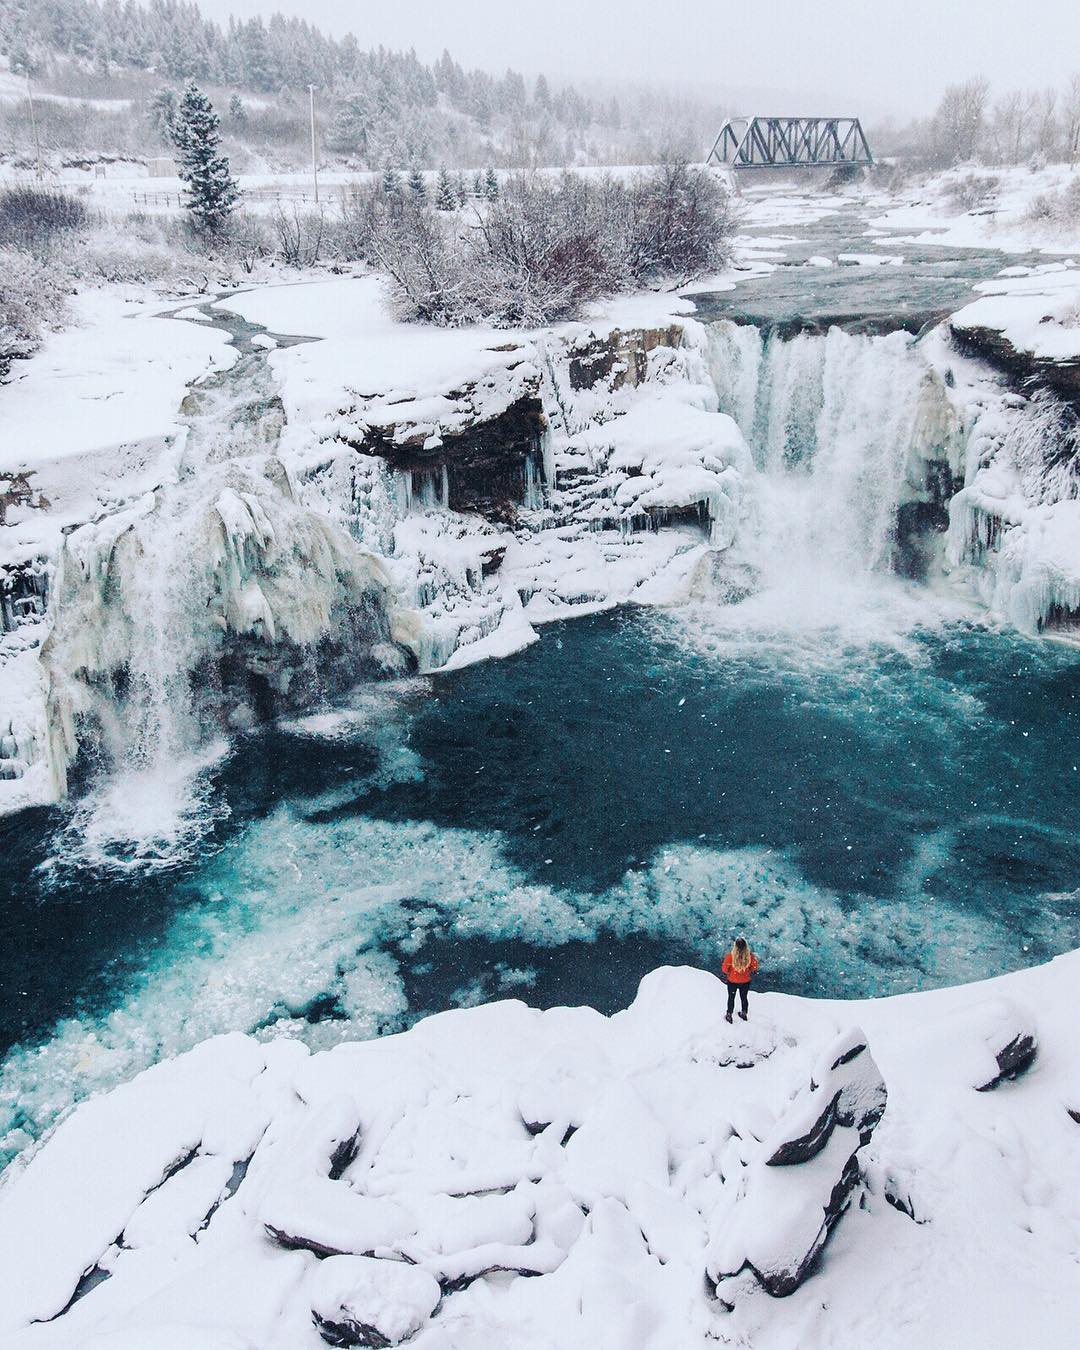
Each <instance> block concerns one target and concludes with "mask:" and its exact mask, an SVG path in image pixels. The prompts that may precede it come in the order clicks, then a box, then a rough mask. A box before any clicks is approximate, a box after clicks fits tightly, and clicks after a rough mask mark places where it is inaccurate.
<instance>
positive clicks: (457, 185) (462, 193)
mask: <svg viewBox="0 0 1080 1350" xmlns="http://www.w3.org/2000/svg"><path fill="white" fill-rule="evenodd" d="M454 193H455V195H456V196H457V201H458V206H467V205H468V202H469V189H468V187H467V186H466V184H465V175H464V174H463V173H459V174H457V175H456V177H455V178H454Z"/></svg>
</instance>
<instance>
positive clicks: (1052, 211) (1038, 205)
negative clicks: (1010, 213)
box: [1026, 178, 1080, 230]
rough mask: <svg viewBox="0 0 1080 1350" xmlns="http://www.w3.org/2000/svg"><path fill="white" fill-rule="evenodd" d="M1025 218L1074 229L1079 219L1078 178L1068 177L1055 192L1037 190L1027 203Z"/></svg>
mask: <svg viewBox="0 0 1080 1350" xmlns="http://www.w3.org/2000/svg"><path fill="white" fill-rule="evenodd" d="M1026 214H1027V218H1028V220H1029V221H1031V222H1032V223H1034V224H1041V225H1049V226H1050V227H1051V228H1053V229H1069V230H1075V229H1076V227H1077V222H1078V221H1080V178H1070V179H1069V181H1068V183H1066V185H1065V186H1064V187H1063V188H1059V189H1058V191H1057V192H1039V193H1037V194H1036V195H1035V196H1034V197H1033V198H1032V199H1031V201H1030V203H1029V204H1028V209H1027V213H1026Z"/></svg>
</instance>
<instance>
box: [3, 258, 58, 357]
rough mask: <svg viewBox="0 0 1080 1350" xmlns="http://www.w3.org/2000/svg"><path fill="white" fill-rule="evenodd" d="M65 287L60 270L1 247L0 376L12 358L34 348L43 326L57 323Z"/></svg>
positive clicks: (33, 350)
mask: <svg viewBox="0 0 1080 1350" xmlns="http://www.w3.org/2000/svg"><path fill="white" fill-rule="evenodd" d="M68 286H69V281H68V277H67V276H66V274H65V273H64V272H63V271H62V270H61V269H59V268H57V267H55V266H53V265H46V264H45V263H43V262H41V261H40V260H38V259H37V258H35V257H34V256H33V255H32V254H31V253H28V252H26V251H25V250H23V249H12V248H0V379H3V378H4V376H5V375H7V373H8V371H9V370H10V368H11V363H12V361H15V360H18V359H19V358H21V357H25V356H30V355H32V354H33V352H35V351H36V350H37V348H38V346H39V344H40V342H41V333H42V329H44V328H51V327H54V326H55V325H56V324H57V323H59V321H60V319H61V318H62V316H63V313H64V303H65V300H66V297H67V292H68Z"/></svg>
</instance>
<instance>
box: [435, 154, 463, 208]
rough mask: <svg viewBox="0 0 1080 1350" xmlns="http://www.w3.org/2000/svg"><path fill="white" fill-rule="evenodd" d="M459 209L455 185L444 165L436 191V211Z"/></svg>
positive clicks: (440, 171)
mask: <svg viewBox="0 0 1080 1350" xmlns="http://www.w3.org/2000/svg"><path fill="white" fill-rule="evenodd" d="M457 207H458V195H457V192H456V191H455V190H454V185H453V183H452V182H451V181H450V175H449V174H448V173H447V172H446V165H445V164H444V165H443V166H442V168H440V170H439V182H438V186H437V187H436V189H435V210H436V211H456V210H457Z"/></svg>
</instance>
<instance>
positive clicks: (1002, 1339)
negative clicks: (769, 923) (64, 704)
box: [0, 956, 1080, 1350]
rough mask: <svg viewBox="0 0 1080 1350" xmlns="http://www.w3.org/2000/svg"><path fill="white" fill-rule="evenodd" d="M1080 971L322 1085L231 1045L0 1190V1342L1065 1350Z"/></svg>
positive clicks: (132, 1094)
mask: <svg viewBox="0 0 1080 1350" xmlns="http://www.w3.org/2000/svg"><path fill="white" fill-rule="evenodd" d="M1076 962H1077V958H1076V957H1075V956H1068V957H1062V958H1059V959H1058V960H1057V961H1056V962H1054V963H1053V964H1052V965H1051V966H1049V967H1044V968H1041V969H1038V970H1032V971H1026V972H1021V973H1019V974H1016V975H1011V976H1007V977H1004V978H1003V979H1001V980H998V981H995V982H992V983H991V984H989V985H970V986H966V987H963V988H958V989H952V990H945V991H940V992H939V993H936V994H929V995H908V996H905V997H902V998H899V999H891V1000H881V1001H878V1002H869V1003H863V1004H859V1005H854V1006H852V1005H845V1004H842V1003H828V1002H821V1001H806V1000H799V999H793V998H790V997H786V996H782V995H769V994H766V995H755V996H754V997H753V1000H752V1004H751V1021H750V1022H749V1023H748V1024H745V1025H744V1024H742V1023H736V1025H735V1026H734V1027H730V1026H728V1025H726V1024H725V1022H724V1020H723V1009H724V1004H725V1000H724V990H723V986H722V985H721V984H720V982H719V981H718V980H717V979H716V978H714V977H713V976H711V975H708V974H706V973H704V972H702V971H697V970H692V969H687V968H683V969H662V970H658V971H655V972H653V973H652V974H651V975H649V976H647V977H646V978H645V980H644V981H643V982H642V985H641V988H640V991H639V993H638V996H637V998H636V1000H635V1001H634V1003H633V1004H632V1006H631V1007H630V1008H629V1009H628V1010H626V1011H625V1012H620V1013H617V1014H615V1015H614V1016H612V1017H610V1018H606V1017H603V1016H601V1015H600V1014H599V1013H596V1012H594V1011H593V1010H591V1009H588V1008H573V1009H570V1008H557V1009H552V1010H550V1011H548V1012H537V1011H534V1010H531V1009H529V1008H527V1007H526V1006H525V1005H524V1004H522V1003H519V1002H502V1003H493V1004H487V1005H485V1006H483V1007H480V1008H474V1009H469V1010H462V1011H455V1012H449V1013H443V1014H440V1015H438V1016H435V1017H431V1018H428V1019H427V1020H425V1021H423V1022H421V1023H419V1024H418V1025H417V1026H416V1027H414V1028H413V1029H412V1030H411V1031H409V1032H407V1033H405V1034H404V1035H400V1036H392V1037H386V1038H383V1039H381V1040H376V1041H369V1042H365V1043H349V1044H344V1045H340V1046H338V1047H337V1048H335V1049H334V1050H331V1051H327V1052H323V1053H319V1054H314V1055H312V1054H309V1053H308V1052H307V1051H306V1050H305V1049H304V1048H303V1047H302V1046H301V1045H300V1044H298V1043H297V1042H295V1041H291V1040H287V1039H279V1040H275V1041H273V1042H271V1043H269V1044H260V1043H258V1042H256V1041H254V1040H251V1039H248V1038H246V1037H243V1036H238V1035H231V1036H225V1037H218V1038H215V1039H213V1040H209V1041H206V1042H204V1043H203V1044H201V1045H200V1046H198V1047H197V1048H196V1049H195V1050H192V1051H191V1052H189V1053H188V1054H185V1055H182V1056H180V1057H179V1058H177V1059H174V1060H169V1061H166V1062H164V1063H162V1064H159V1065H157V1066H156V1067H154V1068H152V1069H149V1070H148V1071H146V1072H145V1073H143V1074H141V1075H140V1076H139V1077H137V1078H136V1079H134V1080H133V1081H131V1082H130V1083H127V1084H125V1085H123V1086H121V1087H119V1088H116V1089H114V1090H113V1091H112V1092H110V1093H108V1094H106V1095H104V1096H100V1097H97V1098H95V1099H94V1100H93V1101H90V1102H87V1103H85V1104H84V1105H82V1106H80V1107H79V1108H78V1109H77V1110H76V1111H75V1112H74V1113H73V1114H72V1115H70V1116H69V1117H68V1118H67V1119H66V1120H65V1121H64V1122H63V1123H62V1124H61V1125H60V1126H59V1127H58V1128H57V1129H56V1130H55V1132H54V1133H53V1134H52V1135H51V1136H50V1137H49V1138H48V1139H47V1140H46V1141H45V1142H44V1144H43V1146H42V1147H40V1149H38V1151H37V1152H36V1153H34V1155H33V1156H32V1157H29V1158H28V1159H25V1158H24V1160H22V1161H21V1162H20V1163H19V1164H16V1165H15V1166H14V1167H13V1168H11V1169H9V1171H8V1173H7V1174H5V1177H4V1180H3V1182H2V1183H0V1265H2V1268H3V1270H4V1272H5V1277H6V1278H5V1297H4V1299H3V1301H2V1304H0V1336H2V1341H0V1343H2V1344H3V1346H4V1347H5V1350H32V1348H33V1347H40V1348H41V1350H47V1348H48V1347H51V1346H56V1347H64V1348H65V1350H67V1347H70V1346H72V1345H75V1344H79V1345H86V1346H88V1347H89V1346H100V1347H136V1346H138V1347H139V1350H172V1347H179V1346H183V1347H185V1350H190V1348H191V1347H194V1346H202V1347H215V1348H217V1347H229V1350H254V1347H256V1346H257V1347H258V1348H259V1350H274V1347H278V1346H280V1347H282V1350H285V1347H288V1350H302V1348H303V1347H311V1350H316V1347H319V1346H322V1345H325V1344H330V1345H396V1344H400V1343H403V1342H405V1341H408V1343H409V1344H410V1345H415V1346H417V1347H418V1348H419V1350H423V1347H431V1350H434V1348H435V1347H450V1346H454V1347H462V1346H480V1345H491V1344H500V1345H506V1346H514V1347H516V1346H522V1347H534V1346H536V1347H538V1346H542V1345H551V1344H559V1345H566V1346H571V1347H574V1346H581V1347H583V1350H584V1347H593V1346H596V1345H598V1344H600V1345H603V1346H605V1347H611V1350H617V1348H619V1347H625V1350H641V1348H642V1347H649V1346H656V1347H657V1348H658V1350H659V1347H661V1346H670V1345H679V1346H696V1345H701V1346H702V1347H704V1346H707V1345H711V1344H715V1343H717V1342H718V1341H719V1342H720V1343H733V1344H753V1345H754V1346H755V1347H760V1348H761V1350H782V1348H783V1350H789V1347H790V1346H791V1345H792V1344H795V1343H798V1344H799V1345H807V1346H811V1345H813V1346H817V1345H822V1346H825V1345H833V1344H840V1343H844V1344H851V1343H854V1341H858V1342H859V1343H862V1342H863V1340H864V1339H865V1338H866V1337H868V1336H869V1337H870V1338H871V1339H872V1340H873V1343H874V1344H875V1345H879V1346H882V1347H886V1348H887V1350H888V1348H890V1347H893V1346H896V1347H900V1346H903V1345H908V1344H910V1343H911V1339H912V1337H916V1338H918V1339H922V1340H925V1341H926V1342H927V1343H930V1344H937V1345H953V1344H956V1345H959V1344H967V1343H969V1342H970V1338H971V1337H972V1336H975V1337H976V1338H977V1339H978V1340H979V1342H980V1343H981V1344H985V1345H993V1346H998V1345H1001V1346H1005V1345H1009V1344H1015V1343H1024V1338H1025V1337H1026V1338H1028V1339H1031V1338H1032V1337H1034V1338H1035V1339H1036V1340H1038V1341H1039V1342H1040V1343H1044V1344H1055V1343H1059V1340H1058V1339H1056V1338H1057V1337H1058V1336H1059V1333H1060V1331H1061V1328H1062V1327H1064V1326H1068V1325H1070V1324H1071V1323H1072V1321H1073V1320H1074V1319H1075V1317H1076V1316H1077V1315H1078V1314H1080V1281H1078V1280H1077V1279H1076V1273H1075V1249H1076V1242H1077V1240H1078V1237H1080V1210H1078V1208H1077V1202H1076V1196H1077V1194H1080V1171H1078V1167H1080V1164H1078V1163H1077V1157H1078V1154H1077V1150H1076V1146H1075V1144H1076V1141H1075V1138H1074V1135H1075V1132H1076V1129H1077V1125H1076V1122H1075V1119H1074V1118H1073V1112H1076V1110H1077V1108H1078V1107H1080V1101H1078V1100H1077V1098H1076V1087H1077V1084H1076V1081H1075V1079H1074V1078H1072V1077H1070V1072H1071V1071H1070V1067H1069V1066H1070V1063H1071V1060H1070V1057H1069V1055H1068V1054H1067V1053H1065V1049H1066V1047H1067V1046H1068V1043H1069V1038H1070V1036H1071V1033H1072V1022H1073V1018H1072V1011H1071V990H1072V986H1073V984H1074V982H1075V978H1076ZM1033 995H1034V996H1036V1001H1037V1006H1038V1010H1039V1013H1038V1020H1037V1037H1036V1032H1035V1030H1034V1026H1035V1024H1034V1023H1033V1021H1032V1018H1031V1015H1030V1013H1029V1012H1028V1011H1026V1009H1025V1006H1024V1004H1025V1002H1026V1001H1027V1000H1028V999H1029V998H1030V997H1032V996H1033ZM852 1017H857V1018H858V1019H859V1021H860V1023H861V1029H857V1028H855V1027H853V1026H852V1025H851V1020H850V1019H851V1018H852ZM1017 1047H1021V1050H1020V1051H1019V1052H1018V1051H1017V1050H1016V1048H1017ZM1032 1062H1035V1063H1036V1064H1037V1065H1038V1066H1039V1069H1038V1072H1037V1073H1031V1074H1028V1073H1026V1070H1027V1069H1028V1068H1029V1067H1030V1065H1031V1064H1032ZM879 1065H880V1068H879ZM886 1085H887V1091H886ZM1021 1226H1022V1227H1023V1228H1024V1230H1026V1231H1025V1232H1024V1235H1023V1237H1022V1239H1021V1238H1020V1237H1018V1234H1019V1233H1020V1227H1021ZM827 1242H828V1246H826V1243H827ZM957 1263H960V1264H959V1266H958V1264H957ZM958 1269H962V1272H963V1279H962V1280H960V1281H958V1279H957V1274H958ZM1018 1287H1020V1288H1024V1289H1032V1288H1036V1289H1037V1288H1042V1287H1046V1288H1047V1289H1051V1288H1052V1289H1053V1290H1054V1291H1055V1292H1054V1297H1053V1298H1046V1299H1041V1298H1034V1299H1029V1298H1017V1297H1016V1293H1015V1290H1016V1289H1017V1288H1018ZM826 1308H827V1309H828V1313H827V1316H826V1317H825V1320H823V1310H824V1309H826ZM838 1337H839V1339H837V1338H838ZM845 1337H846V1338H847V1339H845Z"/></svg>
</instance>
